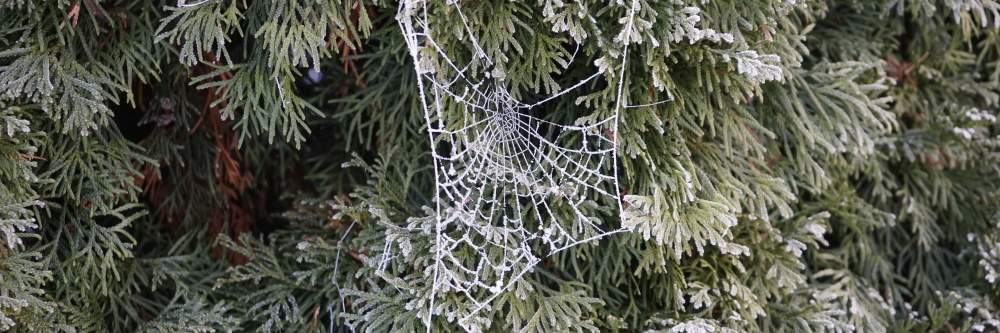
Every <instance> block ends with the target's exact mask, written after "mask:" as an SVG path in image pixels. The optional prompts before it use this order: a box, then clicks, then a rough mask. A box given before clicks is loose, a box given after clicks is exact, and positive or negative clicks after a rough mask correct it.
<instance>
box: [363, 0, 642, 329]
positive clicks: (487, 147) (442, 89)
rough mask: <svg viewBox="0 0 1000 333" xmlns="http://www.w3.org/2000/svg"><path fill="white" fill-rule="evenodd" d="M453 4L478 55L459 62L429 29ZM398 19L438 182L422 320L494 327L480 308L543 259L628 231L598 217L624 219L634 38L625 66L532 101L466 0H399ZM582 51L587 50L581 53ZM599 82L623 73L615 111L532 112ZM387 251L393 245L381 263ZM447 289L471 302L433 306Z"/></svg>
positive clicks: (634, 5)
mask: <svg viewBox="0 0 1000 333" xmlns="http://www.w3.org/2000/svg"><path fill="white" fill-rule="evenodd" d="M446 7H450V8H447V9H448V10H455V11H457V13H458V18H459V19H460V20H461V21H462V22H461V24H462V25H461V27H457V28H458V29H459V30H460V31H462V32H464V34H465V35H466V37H467V38H465V40H464V41H463V43H468V45H462V46H464V47H467V48H468V50H469V51H470V52H471V55H472V59H471V60H469V61H468V62H464V61H463V62H458V61H455V60H453V59H452V57H450V56H449V54H448V53H447V52H445V47H444V45H443V44H442V43H440V42H439V41H437V40H435V36H438V35H439V33H438V32H437V31H436V30H434V29H433V27H432V26H431V24H429V22H430V20H429V19H428V15H429V14H428V12H429V11H432V9H441V8H446ZM637 9H638V1H634V0H633V1H632V2H631V5H630V7H629V8H628V9H627V10H626V12H627V15H628V17H626V18H624V19H623V20H621V21H619V22H622V24H623V27H622V29H623V31H624V32H623V34H628V33H631V32H632V31H633V25H634V22H633V21H634V16H635V13H636V11H637ZM396 19H397V21H398V23H399V27H400V30H401V31H402V34H403V37H404V39H405V40H406V44H407V48H408V50H409V54H410V56H411V58H412V60H413V63H414V65H415V70H416V74H417V77H418V80H417V87H418V90H419V92H420V96H419V98H420V103H421V107H422V109H423V112H424V116H425V120H426V123H427V127H428V131H427V135H428V140H429V142H430V143H431V146H432V147H431V154H432V157H433V164H434V165H433V167H434V177H435V178H434V179H435V184H436V186H435V192H434V206H435V207H434V216H433V230H431V231H430V232H431V233H432V235H431V236H432V239H433V244H432V249H433V250H432V251H434V253H433V255H434V261H433V264H432V266H431V267H430V268H429V270H428V272H431V274H432V275H433V276H432V281H433V282H432V283H433V285H432V286H431V288H430V289H431V290H430V295H429V297H428V299H427V303H425V304H427V308H426V313H425V315H426V317H425V318H423V320H424V321H425V324H426V326H427V330H428V332H429V331H430V329H431V322H432V321H431V319H432V317H433V316H434V315H442V314H446V315H447V316H448V317H450V318H458V324H459V325H461V326H462V327H463V328H464V329H465V330H467V331H470V332H471V331H480V330H481V329H483V328H485V327H488V326H489V323H488V322H485V323H484V322H482V321H483V320H487V321H488V319H484V318H482V316H481V314H480V313H481V312H483V311H488V310H489V309H490V307H491V303H492V302H493V300H495V299H496V297H498V296H500V295H502V294H503V293H504V292H507V291H509V290H511V288H512V287H513V286H514V285H515V284H516V283H518V282H519V281H521V279H522V278H523V277H524V275H525V274H528V273H530V272H531V271H532V270H533V267H534V266H535V265H536V264H538V263H539V262H541V260H542V258H544V257H546V256H550V255H552V254H555V253H558V252H561V251H564V250H566V249H569V248H571V247H573V246H576V245H580V244H586V243H591V242H594V241H596V240H599V239H601V238H603V237H606V236H608V235H612V234H616V233H621V232H625V231H628V230H627V229H624V228H616V229H609V228H608V227H607V226H606V225H605V224H604V223H602V221H601V216H602V215H601V214H605V213H606V212H607V210H602V209H601V208H599V206H600V205H601V204H602V203H604V204H607V203H612V202H613V203H614V205H615V206H616V207H615V208H616V209H617V214H618V216H619V218H622V208H623V204H622V201H621V197H620V186H619V180H618V175H619V172H618V163H617V161H618V144H617V143H618V124H619V121H620V117H619V113H620V111H621V110H622V109H625V108H629V107H634V106H629V105H627V104H626V103H625V100H624V99H623V98H622V97H623V94H624V91H625V89H624V88H625V87H624V76H625V69H626V66H627V63H626V62H627V59H628V38H621V39H622V40H621V41H620V42H621V43H622V44H623V52H622V57H621V59H622V63H621V69H620V71H618V72H617V73H612V72H602V71H597V72H596V73H594V74H592V75H590V76H588V77H587V78H584V79H583V80H581V81H579V82H576V83H574V84H573V85H572V86H570V87H568V88H565V89H562V90H560V91H558V92H555V93H553V94H551V95H548V96H545V97H543V98H540V99H538V100H537V101H535V102H529V103H524V102H521V101H518V100H517V99H516V98H514V97H513V96H512V95H511V93H510V92H509V91H508V90H507V89H506V87H505V86H504V80H503V78H502V77H500V78H498V77H493V76H492V75H491V74H489V73H488V72H491V71H490V70H489V69H491V68H494V67H495V66H496V64H495V63H494V60H495V59H490V58H489V56H488V55H487V52H486V51H485V50H484V49H483V47H482V45H481V44H480V43H479V40H478V39H477V38H476V34H475V33H474V31H473V29H472V27H471V26H470V24H469V20H468V19H467V17H466V15H465V14H464V13H463V12H462V8H461V7H460V3H459V2H457V1H445V0H425V1H402V2H401V4H400V7H399V12H398V14H397V16H396ZM449 29H450V28H449ZM447 33H452V32H451V31H449V32H447ZM442 34H443V33H442ZM616 41H617V39H616ZM578 51H579V46H577V50H574V51H573V56H574V57H575V56H576V54H577V52H578ZM477 69H478V70H477ZM598 77H610V78H613V79H614V80H617V82H614V83H613V84H614V87H615V88H614V89H615V90H616V92H615V98H616V100H615V104H614V107H613V110H612V114H611V115H610V116H608V117H607V118H603V119H597V120H595V121H588V123H587V124H558V123H555V122H552V121H548V120H545V119H541V118H539V117H536V116H532V115H530V114H528V112H527V111H530V110H533V109H535V108H537V107H539V106H541V105H543V104H545V103H548V102H550V101H553V100H557V99H560V98H564V97H565V96H566V95H567V94H569V93H571V92H574V91H577V90H580V89H583V88H584V87H585V86H586V85H587V83H590V82H592V81H593V80H595V79H597V78H598ZM539 245H542V246H544V247H545V248H547V249H543V248H539ZM458 253H461V255H459V254H458ZM390 257H391V255H390V254H389V253H388V251H387V254H385V255H384V256H383V258H382V260H383V261H387V260H389V258H390ZM383 265H384V263H383ZM444 293H450V294H455V295H462V296H463V297H464V298H465V299H466V300H467V301H468V302H469V304H470V305H471V306H470V308H465V309H462V310H443V309H438V308H436V307H435V304H436V303H435V302H436V301H437V297H438V296H439V295H442V294H444ZM441 311H454V312H451V313H439V312H441Z"/></svg>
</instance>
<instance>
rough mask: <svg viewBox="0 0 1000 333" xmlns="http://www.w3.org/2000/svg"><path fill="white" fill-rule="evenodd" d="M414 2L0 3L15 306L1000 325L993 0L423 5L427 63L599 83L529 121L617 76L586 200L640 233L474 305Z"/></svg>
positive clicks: (549, 86) (444, 104)
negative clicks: (446, 259)
mask: <svg viewBox="0 0 1000 333" xmlns="http://www.w3.org/2000/svg"><path fill="white" fill-rule="evenodd" d="M401 2H402V3H400V2H386V1H361V0H294V1H278V0H204V1H202V0H198V1H194V0H181V1H174V0H171V1H151V2H145V1H125V0H50V1H21V0H4V1H0V331H15V332H327V331H341V330H354V331H361V332H389V331H391V332H411V331H428V330H430V331H434V332H446V331H461V330H462V328H463V327H465V328H467V329H470V330H472V331H477V330H478V331H482V332H563V331H569V332H969V331H975V332H996V331H1000V287H998V286H1000V210H998V207H1000V205H998V204H997V203H1000V125H998V123H997V122H996V118H997V117H998V116H1000V115H998V112H997V110H1000V2H996V1H993V0H906V1H904V0H880V1H856V0H752V1H743V0H710V1H703V0H668V1H662V0H661V1H652V0H635V1H634V2H633V0H629V1H594V0H583V1H558V0H536V1H470V0H467V1H445V0H426V1H424V2H425V3H427V4H428V6H427V7H426V8H429V13H428V15H429V17H430V18H431V21H430V22H429V24H430V25H433V26H435V27H439V28H438V29H435V30H433V34H434V36H433V37H434V41H435V42H436V43H437V45H436V47H440V54H446V55H447V56H448V59H444V57H440V56H438V52H437V51H436V50H426V51H421V52H423V53H421V55H420V59H422V60H424V61H422V63H421V64H419V65H420V66H421V68H423V69H431V68H433V69H436V70H439V71H442V73H445V74H448V75H445V76H450V75H452V74H454V73H452V71H454V70H453V69H452V68H450V67H448V65H447V64H446V60H451V61H454V63H455V64H457V65H459V66H464V65H465V64H469V67H468V68H467V71H466V72H465V73H466V74H468V75H473V76H474V77H479V78H482V77H487V76H486V74H489V78H490V80H493V81H491V82H494V83H496V82H499V84H502V85H503V86H504V87H505V88H506V89H507V90H509V91H510V93H511V95H512V97H513V98H515V99H516V100H518V101H522V102H525V103H529V104H530V103H533V102H534V101H539V100H541V99H543V98H545V97H546V96H551V95H553V94H555V93H558V92H560V91H563V90H564V89H567V88H570V87H575V86H576V85H577V84H579V83H581V82H584V81H585V80H587V81H586V82H584V83H583V84H582V85H581V86H579V87H580V88H581V89H579V91H577V90H573V91H570V92H569V93H567V94H566V95H563V96H561V97H559V98H556V99H553V100H551V101H546V102H545V103H544V104H541V105H539V106H538V107H537V108H534V109H532V110H531V111H530V112H533V113H532V116H536V117H539V118H541V119H544V120H545V121H551V122H554V123H559V124H567V125H587V124H594V123H595V122H597V121H599V120H600V119H605V118H607V117H609V116H611V115H612V114H613V113H614V112H615V111H614V110H616V106H617V103H618V102H619V101H618V100H617V98H616V97H617V86H616V84H615V83H617V82H619V81H621V82H622V83H623V84H622V87H623V101H622V102H623V105H622V108H621V110H620V119H618V120H619V126H618V128H617V132H615V133H613V134H614V136H615V137H617V140H618V142H617V144H618V147H619V149H620V150H619V151H620V152H621V156H620V158H619V160H618V161H616V163H618V164H617V166H618V172H619V174H618V175H617V176H618V179H619V180H620V181H621V184H620V185H621V186H620V187H619V188H618V190H619V192H620V193H619V194H620V195H621V196H622V198H623V200H624V202H625V207H624V211H623V212H622V214H621V216H623V217H624V219H619V218H617V216H619V215H618V212H617V211H615V209H614V208H609V207H612V206H613V205H612V204H616V203H614V202H611V201H613V200H607V199H600V198H596V199H594V198H588V199H593V200H592V202H589V203H588V204H580V205H578V207H579V209H581V210H582V211H580V212H579V214H582V215H585V216H592V217H596V218H597V219H598V220H600V222H601V223H602V225H606V226H609V227H610V228H615V227H618V226H626V227H629V228H631V230H632V232H628V233H620V234H615V235H612V236H610V237H607V238H603V239H600V240H595V241H592V242H588V243H586V244H580V245H578V246H575V247H573V248H570V249H568V250H566V251H563V252H560V253H558V254H556V255H553V256H545V253H546V252H545V249H546V247H547V245H546V244H543V243H541V242H540V241H534V242H535V243H532V244H531V245H532V249H535V250H537V252H538V253H536V254H537V255H539V256H540V257H543V260H542V261H541V262H539V263H538V264H537V265H535V266H534V267H533V268H532V269H530V270H528V271H527V272H526V273H525V274H524V275H523V276H522V278H521V279H520V280H518V281H517V282H516V283H514V284H513V285H512V286H510V288H508V289H505V290H502V292H501V293H499V295H498V296H497V297H496V298H494V299H490V300H489V302H487V303H483V304H478V303H476V302H474V301H472V300H473V299H477V298H480V297H484V296H487V295H486V294H485V293H482V294H477V295H463V294H461V293H460V292H455V291H448V290H445V291H440V290H439V288H437V287H438V285H436V283H439V282H438V281H436V279H435V276H434V274H433V272H437V271H438V270H437V268H438V267H440V266H439V265H440V263H438V262H436V259H438V258H439V257H436V256H435V253H436V252H439V251H441V249H439V248H436V247H435V246H436V244H439V243H437V242H436V240H435V239H434V231H435V230H436V228H438V227H439V222H438V220H437V217H436V216H435V214H436V210H435V208H434V205H435V202H434V197H435V194H434V191H435V189H436V188H437V184H436V183H435V180H436V179H435V175H434V174H435V170H434V164H433V163H434V162H433V161H434V159H433V158H432V157H431V154H429V153H430V152H431V151H432V150H433V149H444V148H445V147H443V146H441V145H442V144H441V143H432V142H428V135H427V134H428V133H427V132H426V130H427V128H426V125H427V124H426V122H425V118H424V117H425V115H424V114H422V111H423V108H422V107H421V100H420V98H421V97H422V93H421V91H420V87H419V86H418V81H419V80H418V75H417V74H416V72H415V71H414V66H415V64H413V63H411V59H413V58H412V57H411V54H410V53H409V52H410V51H409V50H410V49H409V47H408V46H407V45H406V40H404V38H403V35H402V34H401V33H400V27H399V26H398V24H397V21H396V18H397V15H400V14H399V6H400V5H405V3H408V2H413V0H403V1H401ZM424 2H422V3H424ZM633 7H634V8H636V12H635V17H634V24H631V25H629V24H627V22H626V20H623V18H624V17H627V16H628V13H630V8H633ZM627 27H629V28H631V30H629V29H626V28H627ZM473 39H474V40H475V41H476V43H471V42H470V41H471V40H473ZM472 45H480V46H481V47H482V49H481V50H479V49H476V48H475V47H472ZM626 45H627V46H628V52H627V57H628V58H627V59H625V57H626V53H625V46H626ZM478 52H482V53H483V54H485V55H486V56H487V57H489V58H490V59H492V61H493V64H486V63H483V62H482V61H478V60H474V59H477V57H476V56H475V55H476V54H477V53H478ZM432 55H433V56H432ZM470 61H471V62H470ZM623 63H625V64H627V66H626V67H624V68H623V67H622V64H623ZM622 74H624V76H621V75H622ZM588 78H592V79H588ZM423 96H428V95H423ZM427 102H428V103H439V104H437V105H439V106H440V110H441V111H442V112H443V113H444V115H442V118H443V119H464V118H463V117H464V116H465V114H464V112H465V109H464V107H463V105H460V103H458V102H457V101H456V100H455V99H442V100H434V101H427ZM453 125H455V124H447V126H453ZM604 134H605V135H607V136H611V135H612V134H611V133H604ZM275 138H277V140H275ZM439 171H440V170H439ZM559 205H562V206H565V207H558V206H559ZM559 205H556V206H557V207H552V209H553V211H555V212H557V215H558V214H563V213H566V212H569V211H570V210H571V209H570V208H569V205H566V204H565V203H561V204H559ZM574 207H576V206H574ZM525 215H526V216H527V215H531V214H525ZM566 216H570V215H569V213H567V214H566ZM524 221H525V223H526V226H525V228H526V230H535V229H537V228H539V226H542V225H544V224H542V222H544V221H538V220H537V218H535V217H531V216H527V217H526V218H525V219H524ZM561 225H572V224H571V223H569V222H566V223H563V224H561ZM445 232H452V233H454V232H455V231H454V230H446V231H445ZM473 248H475V247H466V248H461V249H460V248H455V249H450V250H453V251H454V253H453V254H454V256H455V258H459V259H458V260H460V261H468V262H477V260H479V259H480V258H486V259H488V260H489V261H491V262H495V261H499V260H502V259H504V258H505V257H504V256H507V255H511V254H510V253H506V252H504V251H482V252H476V251H472V250H470V249H473ZM456 266H457V265H456ZM460 275H461V274H460ZM466 276H469V275H468V274H466V275H461V276H458V278H463V277H466ZM453 278H454V277H453ZM487 278H489V277H487ZM486 287H490V286H486Z"/></svg>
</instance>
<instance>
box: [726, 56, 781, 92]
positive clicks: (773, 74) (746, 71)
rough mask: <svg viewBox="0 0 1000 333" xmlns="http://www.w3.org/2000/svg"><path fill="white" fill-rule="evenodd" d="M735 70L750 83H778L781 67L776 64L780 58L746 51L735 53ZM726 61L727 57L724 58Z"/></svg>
mask: <svg viewBox="0 0 1000 333" xmlns="http://www.w3.org/2000/svg"><path fill="white" fill-rule="evenodd" d="M733 57H734V58H736V70H737V71H738V72H739V73H740V74H742V75H743V76H745V77H746V78H747V79H749V80H750V82H753V83H755V84H762V83H764V82H767V81H780V80H781V79H782V78H783V76H782V73H781V67H778V66H777V65H776V64H777V63H779V62H781V58H780V57H778V56H777V55H773V54H757V51H754V50H747V51H740V52H736V54H734V55H733ZM726 58H727V59H726V60H728V56H726Z"/></svg>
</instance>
